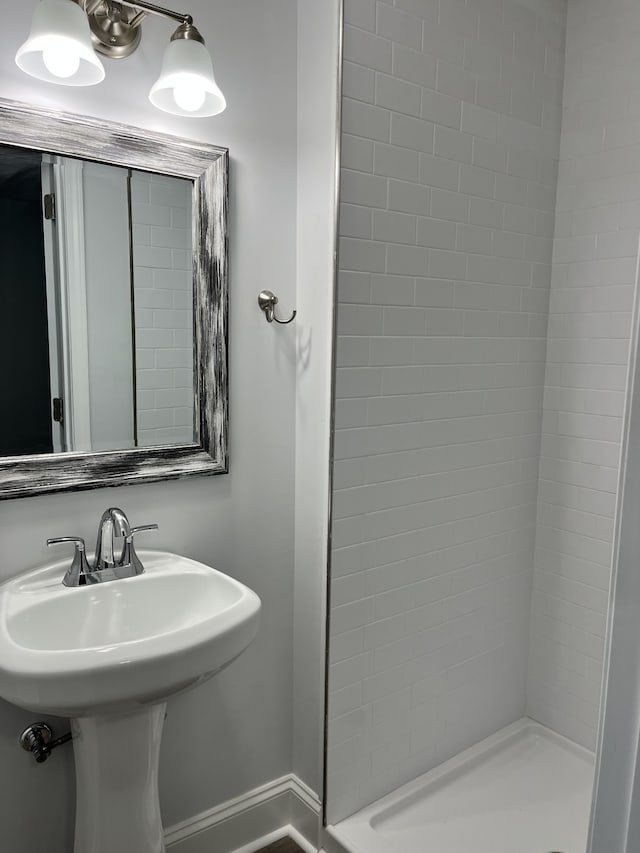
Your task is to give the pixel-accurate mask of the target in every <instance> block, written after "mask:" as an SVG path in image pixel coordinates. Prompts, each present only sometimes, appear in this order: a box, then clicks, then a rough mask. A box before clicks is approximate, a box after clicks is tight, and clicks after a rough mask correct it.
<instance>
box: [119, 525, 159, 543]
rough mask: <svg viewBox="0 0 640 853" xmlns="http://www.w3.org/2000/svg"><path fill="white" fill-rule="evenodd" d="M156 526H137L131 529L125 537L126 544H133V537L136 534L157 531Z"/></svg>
mask: <svg viewBox="0 0 640 853" xmlns="http://www.w3.org/2000/svg"><path fill="white" fill-rule="evenodd" d="M158 529H159V528H158V525H157V524H139V525H138V526H137V527H132V528H131V530H130V531H129V535H128V536H127V542H133V537H134V536H135V535H136V533H141V532H142V531H143V530H158Z"/></svg>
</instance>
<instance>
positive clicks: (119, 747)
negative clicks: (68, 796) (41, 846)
mask: <svg viewBox="0 0 640 853" xmlns="http://www.w3.org/2000/svg"><path fill="white" fill-rule="evenodd" d="M165 708H166V704H165V703H163V704H161V705H147V706H143V707H141V709H140V710H138V711H134V712H133V713H128V714H122V715H117V716H116V715H112V716H96V717H82V718H79V719H75V720H72V723H71V730H72V732H73V750H74V756H75V764H76V792H77V793H76V831H75V845H74V851H75V853H164V849H165V848H164V844H163V841H162V822H161V820H160V803H159V800H158V761H159V756H160V740H161V737H162V724H163V722H164V715H165Z"/></svg>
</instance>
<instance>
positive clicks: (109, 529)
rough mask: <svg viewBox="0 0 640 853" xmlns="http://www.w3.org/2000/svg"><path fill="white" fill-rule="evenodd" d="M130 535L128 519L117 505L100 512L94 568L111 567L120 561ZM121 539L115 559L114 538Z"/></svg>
mask: <svg viewBox="0 0 640 853" xmlns="http://www.w3.org/2000/svg"><path fill="white" fill-rule="evenodd" d="M130 536H131V525H130V524H129V519H128V518H127V516H126V515H125V514H124V512H123V511H122V510H121V509H118V507H117V506H112V507H109V509H107V510H105V511H104V512H103V513H102V518H101V519H100V524H99V525H98V541H97V542H96V555H95V568H96V570H98V571H99V570H101V569H112V568H114V566H116V565H120V564H121V563H122V558H123V556H124V552H125V549H126V543H127V539H129V537H130ZM116 538H119V539H123V540H124V542H123V545H122V551H121V553H120V556H119V557H118V558H117V559H116V557H115V554H114V539H116Z"/></svg>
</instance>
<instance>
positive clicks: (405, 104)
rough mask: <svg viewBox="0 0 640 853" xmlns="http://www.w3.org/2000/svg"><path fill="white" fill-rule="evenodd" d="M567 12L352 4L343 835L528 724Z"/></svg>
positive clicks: (340, 537)
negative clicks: (512, 726) (523, 720)
mask: <svg viewBox="0 0 640 853" xmlns="http://www.w3.org/2000/svg"><path fill="white" fill-rule="evenodd" d="M565 11H566V6H565V4H564V3H562V2H550V0H530V2H526V3H519V2H515V0H505V2H504V3H502V2H498V0H496V1H495V2H494V0H473V2H466V3H463V2H456V0H446V2H441V3H440V4H438V3H436V2H432V0H395V2H393V3H392V2H390V0H389V2H377V3H376V2H375V0H347V3H346V9H345V13H346V23H347V25H346V29H345V62H344V92H343V93H344V100H343V109H344V112H343V135H342V159H343V177H342V187H341V201H342V209H341V227H340V235H341V243H340V258H339V261H340V280H339V291H338V298H339V307H338V361H337V377H336V378H337V396H338V401H337V408H336V444H335V449H336V453H335V469H334V477H335V481H334V495H333V513H334V521H333V531H332V536H333V552H332V584H331V595H332V611H331V641H330V660H331V670H330V681H329V686H330V701H329V713H330V724H329V764H328V817H329V820H330V821H331V822H335V821H336V820H339V819H340V818H342V817H344V816H345V815H346V814H349V813H350V812H352V811H354V810H355V809H357V808H359V807H361V806H362V805H364V804H365V803H366V802H368V801H370V800H372V799H374V798H375V797H377V796H380V795H382V794H384V793H386V792H387V791H389V790H390V789H392V788H394V787H395V786H397V785H398V784H399V783H401V782H403V781H405V780H407V779H409V778H411V777H412V776H415V775H417V774H419V773H421V772H424V771H426V770H428V769H429V768H430V767H432V766H434V765H435V764H437V763H439V762H440V761H442V760H444V759H446V758H448V757H449V756H451V755H453V754H455V753H456V752H458V751H459V750H460V749H462V748H464V747H466V746H468V745H470V744H471V743H473V742H475V741H477V740H479V739H480V738H482V737H484V736H486V735H488V734H490V733H491V732H493V731H495V730H497V729H498V728H500V727H501V726H503V725H505V724H507V723H509V722H511V721H513V720H514V719H516V718H517V717H519V716H521V715H522V714H523V712H524V708H525V680H526V659H527V648H528V622H529V605H530V584H531V575H532V567H533V541H534V530H535V517H536V497H537V477H538V454H539V438H540V425H541V412H542V386H543V379H544V358H545V336H546V329H547V307H548V295H549V284H550V274H551V250H552V235H553V226H554V203H555V191H556V177H557V162H556V161H557V157H558V148H559V136H560V100H561V91H562V70H563V64H562V57H563V43H564V16H565Z"/></svg>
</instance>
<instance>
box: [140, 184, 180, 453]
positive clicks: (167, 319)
mask: <svg viewBox="0 0 640 853" xmlns="http://www.w3.org/2000/svg"><path fill="white" fill-rule="evenodd" d="M191 195H192V183H191V181H188V180H185V179H183V178H173V177H171V176H169V175H154V174H150V173H147V172H137V171H134V172H133V173H132V175H131V218H132V224H133V267H134V269H133V273H134V275H133V281H134V299H135V319H136V338H135V344H136V352H135V357H136V386H137V431H136V434H137V444H138V447H149V446H152V445H156V444H180V443H189V442H192V441H193V440H194V433H193V272H192V267H193V251H192V236H191V222H192V212H191V207H192V202H191Z"/></svg>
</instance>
